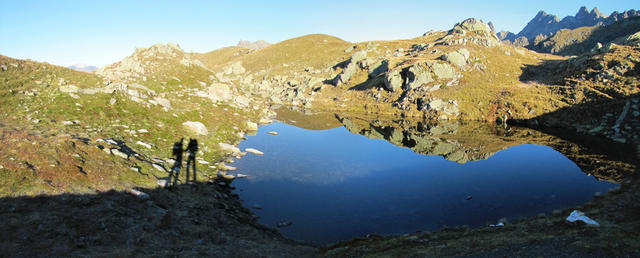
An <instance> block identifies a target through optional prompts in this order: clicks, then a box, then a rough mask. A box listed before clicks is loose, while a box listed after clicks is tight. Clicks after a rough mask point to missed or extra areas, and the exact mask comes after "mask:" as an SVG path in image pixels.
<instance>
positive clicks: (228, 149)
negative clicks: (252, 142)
mask: <svg viewBox="0 0 640 258" xmlns="http://www.w3.org/2000/svg"><path fill="white" fill-rule="evenodd" d="M218 146H220V149H221V150H222V151H224V152H226V153H231V154H238V153H240V149H238V147H236V146H233V145H231V144H228V143H224V142H221V143H218Z"/></svg>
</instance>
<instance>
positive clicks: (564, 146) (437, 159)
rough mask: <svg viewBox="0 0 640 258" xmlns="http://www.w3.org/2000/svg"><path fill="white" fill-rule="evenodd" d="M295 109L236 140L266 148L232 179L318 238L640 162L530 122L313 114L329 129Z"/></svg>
mask: <svg viewBox="0 0 640 258" xmlns="http://www.w3.org/2000/svg"><path fill="white" fill-rule="evenodd" d="M296 116H297V117H295V118H292V116H286V115H281V113H279V117H278V119H279V120H280V121H284V122H287V123H293V124H296V126H298V127H296V126H291V125H288V124H284V123H279V122H277V123H273V124H269V125H265V126H263V127H261V128H260V130H259V132H258V133H257V135H256V136H252V137H249V139H248V140H246V141H244V142H242V143H241V144H240V148H241V149H244V148H249V147H251V148H257V149H259V150H261V151H263V152H264V153H265V154H264V155H263V156H257V155H251V154H249V155H247V156H245V157H244V158H242V159H241V160H238V161H237V163H236V166H237V167H238V172H239V173H243V174H248V175H249V176H250V177H249V178H247V179H238V180H236V181H235V182H234V185H235V186H237V187H238V193H239V194H240V197H241V198H242V199H243V200H244V204H245V206H246V207H249V208H251V207H260V209H256V210H255V212H256V214H257V215H259V216H260V222H262V223H264V224H266V225H270V226H276V224H277V223H278V222H280V221H282V220H286V221H291V222H293V224H292V225H291V226H289V227H285V228H281V229H280V231H281V232H282V233H283V234H284V235H285V236H288V237H291V238H293V239H299V240H307V241H313V242H316V243H319V244H324V243H329V242H334V241H338V240H346V239H350V238H352V237H357V236H363V235H366V234H373V233H378V234H403V233H408V232H414V231H416V230H437V229H438V228H441V227H443V226H458V225H469V226H480V225H484V224H485V223H495V222H496V221H497V220H498V219H500V218H503V217H506V218H508V219H516V218H518V217H520V216H533V215H536V214H538V213H541V212H551V211H552V210H554V209H562V208H565V207H568V206H573V205H579V204H582V203H584V202H586V201H588V200H589V199H591V198H592V196H593V194H594V193H595V192H605V191H607V190H608V189H610V188H612V187H615V184H614V183H611V182H619V181H620V180H623V179H624V178H625V177H626V176H628V174H630V173H631V171H633V169H634V166H633V165H631V164H630V163H629V162H625V160H626V158H625V157H624V151H620V153H613V154H612V153H608V152H606V151H602V150H601V149H598V148H595V150H596V151H593V150H594V148H591V147H584V146H582V145H578V144H576V143H574V142H573V141H571V140H565V139H562V138H560V137H556V136H552V135H550V134H546V133H542V132H539V131H536V130H532V129H527V128H515V127H507V128H504V127H500V126H496V125H493V124H482V123H461V122H454V121H452V122H448V123H438V124H435V123H428V122H425V121H408V120H385V119H381V118H376V119H362V118H358V117H355V116H345V115H339V116H335V115H333V114H314V116H313V118H312V119H310V120H311V121H313V122H314V123H315V125H314V126H309V127H308V128H310V129H318V128H319V127H320V128H322V127H324V128H322V129H324V130H308V129H302V128H300V127H304V126H303V125H300V123H304V121H305V119H306V118H305V116H300V114H296ZM336 121H337V122H336ZM340 124H342V125H343V126H338V127H335V128H332V129H328V128H327V127H329V128H331V127H332V126H334V125H340ZM269 131H277V132H278V136H274V135H270V134H268V132H269ZM363 136H365V137H363ZM390 143H391V144H390ZM592 145H593V146H598V144H597V143H595V144H593V143H592ZM620 155H622V156H620ZM583 171H584V172H583ZM588 174H591V175H593V176H594V177H591V176H588ZM607 181H610V182H607ZM468 196H471V197H472V198H471V200H467V197H468Z"/></svg>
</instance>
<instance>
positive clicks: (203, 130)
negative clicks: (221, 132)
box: [182, 121, 209, 135]
mask: <svg viewBox="0 0 640 258" xmlns="http://www.w3.org/2000/svg"><path fill="white" fill-rule="evenodd" d="M182 125H183V126H184V127H186V128H187V129H189V130H191V131H192V132H194V133H196V134H199V135H207V134H209V131H207V127H205V126H204V124H202V123H201V122H194V121H187V122H184V123H182Z"/></svg>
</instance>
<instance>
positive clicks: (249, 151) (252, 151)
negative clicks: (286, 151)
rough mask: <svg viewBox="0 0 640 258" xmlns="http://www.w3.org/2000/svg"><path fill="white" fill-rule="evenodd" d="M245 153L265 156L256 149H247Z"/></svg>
mask: <svg viewBox="0 0 640 258" xmlns="http://www.w3.org/2000/svg"><path fill="white" fill-rule="evenodd" d="M244 151H246V152H248V153H253V154H256V155H264V152H262V151H259V150H257V149H254V148H246V149H244Z"/></svg>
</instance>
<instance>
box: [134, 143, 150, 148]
mask: <svg viewBox="0 0 640 258" xmlns="http://www.w3.org/2000/svg"><path fill="white" fill-rule="evenodd" d="M136 144H138V145H141V146H142V147H145V148H147V149H151V144H148V143H146V142H142V141H137V142H136Z"/></svg>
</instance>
